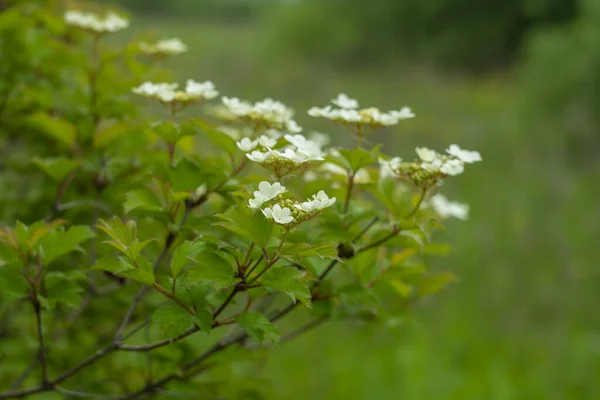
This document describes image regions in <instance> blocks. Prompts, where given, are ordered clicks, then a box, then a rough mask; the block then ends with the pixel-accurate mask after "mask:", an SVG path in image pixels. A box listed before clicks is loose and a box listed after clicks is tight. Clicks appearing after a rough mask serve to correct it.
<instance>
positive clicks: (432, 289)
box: [419, 272, 457, 297]
mask: <svg viewBox="0 0 600 400" xmlns="http://www.w3.org/2000/svg"><path fill="white" fill-rule="evenodd" d="M456 279H457V278H456V275H454V274H453V273H451V272H443V273H440V274H435V275H428V276H426V277H425V278H424V279H423V280H422V281H421V282H420V284H419V297H424V296H429V295H432V294H435V293H437V292H439V291H440V290H442V289H443V288H445V287H446V286H448V285H449V284H450V283H452V282H454V281H456Z"/></svg>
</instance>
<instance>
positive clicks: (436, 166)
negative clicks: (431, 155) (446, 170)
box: [421, 158, 443, 171]
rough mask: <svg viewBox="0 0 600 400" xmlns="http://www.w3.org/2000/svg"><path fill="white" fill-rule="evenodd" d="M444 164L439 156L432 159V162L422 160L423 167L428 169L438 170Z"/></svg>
mask: <svg viewBox="0 0 600 400" xmlns="http://www.w3.org/2000/svg"><path fill="white" fill-rule="evenodd" d="M442 165H443V161H442V160H440V159H439V158H436V159H435V160H432V161H431V162H422V163H421V168H423V169H424V170H427V171H438V170H439V169H440V168H441V167H442Z"/></svg>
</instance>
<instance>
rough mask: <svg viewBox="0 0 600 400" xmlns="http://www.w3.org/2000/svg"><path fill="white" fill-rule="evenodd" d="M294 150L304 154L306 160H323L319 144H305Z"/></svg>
mask: <svg viewBox="0 0 600 400" xmlns="http://www.w3.org/2000/svg"><path fill="white" fill-rule="evenodd" d="M296 152H297V153H300V154H302V155H304V156H305V158H306V161H322V160H324V158H323V152H322V151H321V149H320V148H319V146H317V145H316V144H315V145H314V146H306V147H302V148H298V150H296Z"/></svg>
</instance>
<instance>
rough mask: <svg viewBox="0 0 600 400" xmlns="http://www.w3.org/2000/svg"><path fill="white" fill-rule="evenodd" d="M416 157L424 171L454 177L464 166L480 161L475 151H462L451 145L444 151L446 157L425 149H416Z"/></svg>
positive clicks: (479, 156)
mask: <svg viewBox="0 0 600 400" xmlns="http://www.w3.org/2000/svg"><path fill="white" fill-rule="evenodd" d="M416 152H417V155H418V156H419V158H420V159H421V161H422V162H421V167H422V168H423V169H425V170H426V171H434V172H435V171H439V172H441V173H442V174H445V175H450V176H456V175H460V174H462V173H463V171H464V170H465V166H464V165H465V163H466V164H473V163H475V162H479V161H481V154H479V152H477V151H469V150H463V149H461V148H460V147H459V146H458V145H456V144H452V145H450V147H449V148H448V149H447V150H446V153H448V155H442V154H439V153H437V152H436V151H435V150H431V149H428V148H427V147H417V148H416Z"/></svg>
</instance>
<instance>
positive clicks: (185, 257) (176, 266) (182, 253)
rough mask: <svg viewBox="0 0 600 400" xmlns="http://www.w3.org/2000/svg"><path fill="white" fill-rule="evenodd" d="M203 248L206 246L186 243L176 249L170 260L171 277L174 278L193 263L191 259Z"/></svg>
mask: <svg viewBox="0 0 600 400" xmlns="http://www.w3.org/2000/svg"><path fill="white" fill-rule="evenodd" d="M205 248H206V244H205V243H204V242H198V241H196V242H189V241H186V242H183V243H182V244H181V245H180V246H179V247H177V248H176V249H175V251H174V252H173V257H172V258H171V272H172V274H173V277H174V278H176V277H177V276H178V275H179V273H180V272H181V270H182V269H183V268H185V267H186V266H187V265H188V264H190V263H191V262H192V261H194V259H193V257H194V256H195V255H196V254H198V253H199V252H201V251H202V250H204V249H205Z"/></svg>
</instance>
